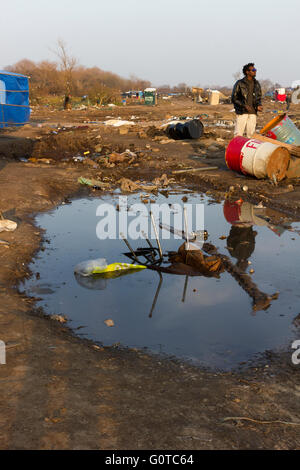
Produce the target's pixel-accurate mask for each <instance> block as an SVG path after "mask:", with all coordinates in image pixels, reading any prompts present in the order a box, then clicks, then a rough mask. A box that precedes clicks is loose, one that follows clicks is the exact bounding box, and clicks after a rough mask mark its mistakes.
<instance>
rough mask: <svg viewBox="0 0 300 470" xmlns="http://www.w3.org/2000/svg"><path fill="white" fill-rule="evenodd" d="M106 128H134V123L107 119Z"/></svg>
mask: <svg viewBox="0 0 300 470" xmlns="http://www.w3.org/2000/svg"><path fill="white" fill-rule="evenodd" d="M104 124H105V125H106V126H113V127H120V126H134V125H135V123H134V122H132V121H122V120H121V119H109V120H108V121H105V122H104Z"/></svg>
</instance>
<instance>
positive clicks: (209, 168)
mask: <svg viewBox="0 0 300 470" xmlns="http://www.w3.org/2000/svg"><path fill="white" fill-rule="evenodd" d="M218 169H219V167H217V166H204V167H199V168H186V169H185V170H175V171H172V174H173V175H179V174H180V173H194V172H195V171H211V170H218Z"/></svg>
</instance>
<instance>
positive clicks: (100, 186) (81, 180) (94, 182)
mask: <svg viewBox="0 0 300 470" xmlns="http://www.w3.org/2000/svg"><path fill="white" fill-rule="evenodd" d="M78 183H80V184H85V185H86V186H91V187H92V188H94V189H107V188H108V187H109V184H108V183H103V182H102V181H99V180H94V179H92V180H89V179H87V178H84V177H83V176H80V177H79V178H78Z"/></svg>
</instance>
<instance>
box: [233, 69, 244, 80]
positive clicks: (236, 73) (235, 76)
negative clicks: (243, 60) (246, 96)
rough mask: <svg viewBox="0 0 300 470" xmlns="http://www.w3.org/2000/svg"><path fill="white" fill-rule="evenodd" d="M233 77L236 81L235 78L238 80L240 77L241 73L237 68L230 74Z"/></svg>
mask: <svg viewBox="0 0 300 470" xmlns="http://www.w3.org/2000/svg"><path fill="white" fill-rule="evenodd" d="M232 76H233V78H234V79H235V80H236V81H237V80H240V78H242V74H241V71H240V70H238V71H237V72H235V73H233V74H232Z"/></svg>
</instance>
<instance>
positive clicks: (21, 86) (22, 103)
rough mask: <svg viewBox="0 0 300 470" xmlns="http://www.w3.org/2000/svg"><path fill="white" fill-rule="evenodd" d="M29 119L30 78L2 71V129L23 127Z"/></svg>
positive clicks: (0, 115)
mask: <svg viewBox="0 0 300 470" xmlns="http://www.w3.org/2000/svg"><path fill="white" fill-rule="evenodd" d="M29 117H30V107H29V83H28V77H26V76H25V75H21V74H19V73H12V72H7V71H5V70H0V128H1V127H9V126H23V125H24V124H26V123H27V122H28V121H29Z"/></svg>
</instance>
